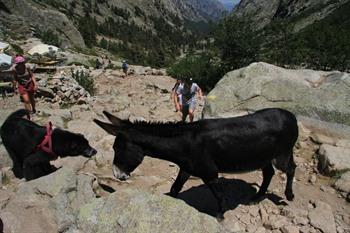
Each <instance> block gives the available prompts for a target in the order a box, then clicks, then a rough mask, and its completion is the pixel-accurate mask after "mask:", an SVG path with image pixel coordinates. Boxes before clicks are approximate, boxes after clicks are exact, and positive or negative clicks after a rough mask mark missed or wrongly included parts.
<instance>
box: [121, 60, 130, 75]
mask: <svg viewBox="0 0 350 233" xmlns="http://www.w3.org/2000/svg"><path fill="white" fill-rule="evenodd" d="M122 69H123V72H124V74H125V76H128V69H129V65H128V63H126V61H125V60H123V64H122Z"/></svg>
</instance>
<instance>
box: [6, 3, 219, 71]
mask: <svg viewBox="0 0 350 233" xmlns="http://www.w3.org/2000/svg"><path fill="white" fill-rule="evenodd" d="M0 6H1V9H0V34H5V35H7V36H8V37H10V38H11V37H12V38H13V37H15V38H28V37H32V36H33V35H34V36H36V37H38V38H40V39H42V41H43V42H45V43H50V44H54V45H56V46H59V47H62V48H85V47H86V46H87V47H89V48H92V47H95V46H98V47H102V48H104V49H106V50H108V51H110V52H111V53H113V54H117V55H118V56H122V57H126V58H128V59H130V60H131V61H132V62H135V63H140V62H141V63H143V64H155V63H157V64H156V66H162V65H165V64H167V63H168V62H170V61H171V60H173V59H174V58H175V57H176V56H178V55H180V53H181V49H183V48H185V46H187V45H188V44H192V45H193V44H195V41H196V39H197V35H196V33H197V31H195V30H197V28H203V24H207V23H208V22H209V21H217V20H218V19H219V18H220V17H222V16H223V15H224V13H225V9H224V7H223V5H222V4H221V3H220V2H219V1H218V0H123V1H120V0H77V1H76V0H67V1H60V0H0ZM196 24H198V25H201V26H200V27H196V26H194V25H196ZM204 28H205V27H204ZM1 32H2V33H1Z"/></svg>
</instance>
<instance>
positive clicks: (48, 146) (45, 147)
mask: <svg viewBox="0 0 350 233" xmlns="http://www.w3.org/2000/svg"><path fill="white" fill-rule="evenodd" d="M51 136H52V123H51V121H50V122H49V123H47V125H46V135H45V137H44V140H43V141H42V142H41V143H40V144H39V145H38V147H37V150H41V151H44V152H46V153H48V154H50V155H53V156H55V157H57V156H56V154H55V153H54V152H53V151H52V137H51Z"/></svg>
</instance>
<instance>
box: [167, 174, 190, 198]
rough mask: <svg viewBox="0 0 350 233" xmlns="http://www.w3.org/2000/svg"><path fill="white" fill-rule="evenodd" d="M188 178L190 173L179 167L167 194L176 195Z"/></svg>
mask: <svg viewBox="0 0 350 233" xmlns="http://www.w3.org/2000/svg"><path fill="white" fill-rule="evenodd" d="M188 178H190V174H188V173H187V172H185V171H184V170H182V169H180V171H179V174H178V175H177V177H176V180H175V182H174V184H173V185H172V186H171V189H170V193H169V195H170V196H172V197H177V195H178V194H179V192H180V191H181V189H182V187H183V185H184V184H185V182H186V181H187V180H188Z"/></svg>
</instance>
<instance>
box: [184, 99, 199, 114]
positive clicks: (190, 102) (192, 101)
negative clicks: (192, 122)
mask: <svg viewBox="0 0 350 233" xmlns="http://www.w3.org/2000/svg"><path fill="white" fill-rule="evenodd" d="M196 103H197V101H196V99H195V98H191V99H189V100H188V101H187V102H186V103H185V105H187V106H188V109H191V110H192V112H194V110H196Z"/></svg>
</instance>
